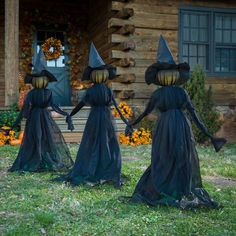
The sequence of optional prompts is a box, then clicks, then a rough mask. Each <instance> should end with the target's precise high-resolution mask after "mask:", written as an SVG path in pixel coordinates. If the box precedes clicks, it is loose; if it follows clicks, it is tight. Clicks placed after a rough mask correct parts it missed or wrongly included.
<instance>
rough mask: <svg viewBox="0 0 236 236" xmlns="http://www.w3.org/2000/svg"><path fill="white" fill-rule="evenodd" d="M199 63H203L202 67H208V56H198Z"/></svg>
mask: <svg viewBox="0 0 236 236" xmlns="http://www.w3.org/2000/svg"><path fill="white" fill-rule="evenodd" d="M198 64H200V65H202V67H203V68H205V69H206V58H205V57H199V58H198Z"/></svg>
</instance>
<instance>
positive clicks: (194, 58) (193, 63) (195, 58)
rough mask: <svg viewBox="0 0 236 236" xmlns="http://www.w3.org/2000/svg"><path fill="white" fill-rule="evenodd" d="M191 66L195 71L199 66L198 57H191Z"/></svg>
mask: <svg viewBox="0 0 236 236" xmlns="http://www.w3.org/2000/svg"><path fill="white" fill-rule="evenodd" d="M189 65H190V68H192V69H193V68H194V67H195V66H196V65H197V57H190V58H189Z"/></svg>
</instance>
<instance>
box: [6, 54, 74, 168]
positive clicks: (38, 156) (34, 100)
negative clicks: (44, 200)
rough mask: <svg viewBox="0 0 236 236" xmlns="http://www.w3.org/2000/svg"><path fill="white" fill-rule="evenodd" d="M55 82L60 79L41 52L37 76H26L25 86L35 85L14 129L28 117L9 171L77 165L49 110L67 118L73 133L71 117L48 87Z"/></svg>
mask: <svg viewBox="0 0 236 236" xmlns="http://www.w3.org/2000/svg"><path fill="white" fill-rule="evenodd" d="M53 81H57V80H56V78H55V77H54V75H53V74H51V73H50V72H49V71H48V70H47V66H46V60H45V57H44V54H43V52H42V51H41V50H40V51H39V53H38V55H37V58H36V63H35V66H34V71H33V73H32V74H27V75H26V76H25V83H31V84H32V85H33V89H32V90H31V91H29V92H28V93H27V95H26V98H25V101H24V104H23V107H22V110H21V111H20V113H19V116H18V118H17V119H16V121H15V123H14V125H13V127H12V128H14V127H16V126H17V125H18V124H19V123H20V121H21V120H22V118H26V125H25V132H24V137H23V140H22V144H21V147H20V150H19V153H18V156H17V158H16V160H15V161H14V163H13V165H12V167H11V168H10V169H9V171H30V172H41V171H63V170H67V169H68V168H70V167H71V166H72V165H73V161H72V159H71V156H70V152H69V150H68V147H67V145H66V143H65V140H64V138H63V136H62V134H61V131H60V129H59V127H58V126H57V124H56V123H55V121H54V120H53V119H52V117H51V113H50V111H49V110H48V107H50V106H51V107H52V109H53V110H54V111H56V112H57V113H59V114H61V115H63V116H66V120H67V123H68V129H71V130H73V124H72V122H71V118H70V116H69V114H68V113H66V112H64V111H62V110H61V109H60V108H59V107H58V105H56V104H55V103H54V102H53V96H52V91H51V90H49V89H47V88H46V87H47V85H48V83H50V82H53Z"/></svg>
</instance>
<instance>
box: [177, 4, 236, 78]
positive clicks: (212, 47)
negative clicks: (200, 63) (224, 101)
mask: <svg viewBox="0 0 236 236" xmlns="http://www.w3.org/2000/svg"><path fill="white" fill-rule="evenodd" d="M191 12H193V13H194V12H195V13H198V14H199V13H201V12H202V13H207V14H209V31H208V33H209V71H205V72H206V74H207V75H208V76H216V77H226V76H227V77H235V76H236V72H225V71H223V72H220V71H219V72H216V71H215V67H214V66H215V56H216V55H215V54H216V48H217V45H219V43H217V42H216V41H215V40H214V39H213V37H214V34H215V15H217V14H219V13H220V14H224V15H232V14H235V16H236V8H231V9H228V8H217V7H199V6H196V7H195V6H180V7H179V19H178V20H179V25H178V26H179V30H178V52H179V53H178V60H179V61H180V62H183V51H182V50H183V44H184V41H183V29H184V27H183V23H184V22H183V13H191ZM211 25H213V27H211ZM221 44H222V45H223V44H224V45H226V44H225V43H221ZM196 45H197V44H196ZM228 45H229V46H228V48H230V47H233V48H235V49H236V43H229V44H228ZM234 46H235V47H234Z"/></svg>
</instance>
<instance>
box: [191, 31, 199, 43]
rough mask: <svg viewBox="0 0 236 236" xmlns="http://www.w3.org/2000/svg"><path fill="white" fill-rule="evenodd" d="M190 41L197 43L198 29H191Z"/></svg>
mask: <svg viewBox="0 0 236 236" xmlns="http://www.w3.org/2000/svg"><path fill="white" fill-rule="evenodd" d="M190 32H191V35H190V41H192V42H194V41H198V29H191V31H190Z"/></svg>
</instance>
